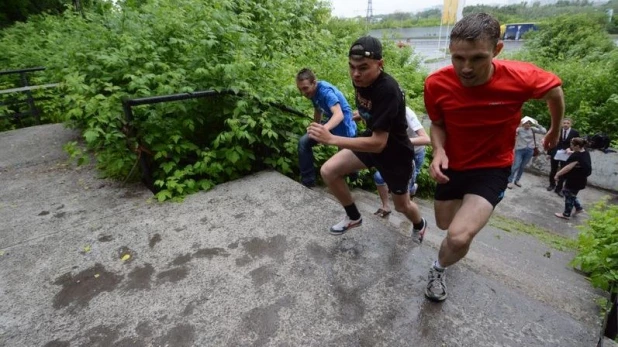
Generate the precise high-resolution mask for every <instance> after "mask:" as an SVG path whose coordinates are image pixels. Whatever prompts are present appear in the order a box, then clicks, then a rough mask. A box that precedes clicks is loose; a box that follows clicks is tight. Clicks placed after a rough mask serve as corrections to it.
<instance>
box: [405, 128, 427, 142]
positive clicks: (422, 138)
mask: <svg viewBox="0 0 618 347" xmlns="http://www.w3.org/2000/svg"><path fill="white" fill-rule="evenodd" d="M415 133H416V135H418V136H417V137H411V138H410V142H412V144H413V145H414V146H427V145H428V144H430V143H431V139H430V138H429V135H427V133H426V132H425V129H423V128H420V129H418V130H417V131H415Z"/></svg>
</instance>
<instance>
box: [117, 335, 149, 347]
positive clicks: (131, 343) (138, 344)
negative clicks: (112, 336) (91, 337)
mask: <svg viewBox="0 0 618 347" xmlns="http://www.w3.org/2000/svg"><path fill="white" fill-rule="evenodd" d="M114 347H146V342H144V341H140V340H139V338H138V337H133V336H132V337H125V338H124V339H122V340H119V341H116V342H115V343H114Z"/></svg>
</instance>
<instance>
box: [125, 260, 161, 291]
mask: <svg viewBox="0 0 618 347" xmlns="http://www.w3.org/2000/svg"><path fill="white" fill-rule="evenodd" d="M154 272H155V270H154V267H153V266H152V265H151V264H148V263H146V264H144V266H142V267H139V266H136V267H135V268H134V269H133V270H132V271H131V272H130V273H129V275H128V277H129V282H128V283H127V286H126V289H128V290H145V289H150V283H151V280H152V275H153V274H154Z"/></svg>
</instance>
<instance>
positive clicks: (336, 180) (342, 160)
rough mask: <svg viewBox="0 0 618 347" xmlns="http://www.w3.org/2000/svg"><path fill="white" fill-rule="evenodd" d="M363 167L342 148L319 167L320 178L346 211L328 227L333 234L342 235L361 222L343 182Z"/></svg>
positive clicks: (363, 167)
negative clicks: (339, 220) (344, 214)
mask: <svg viewBox="0 0 618 347" xmlns="http://www.w3.org/2000/svg"><path fill="white" fill-rule="evenodd" d="M365 168H366V167H365V164H363V162H362V161H360V159H358V157H357V156H356V155H355V154H354V153H353V152H352V151H350V150H348V149H343V150H341V151H339V152H337V153H336V154H335V155H333V156H332V157H331V158H330V159H328V160H327V161H326V163H324V165H322V168H321V169H320V173H321V175H322V179H323V180H324V182H325V183H326V185H327V186H328V188H329V189H330V191H331V193H332V194H333V195H334V196H335V197H336V198H337V200H339V202H340V203H341V205H342V206H343V208H344V209H345V212H346V216H345V218H344V219H343V220H342V221H341V222H339V223H337V224H335V225H333V226H332V227H331V228H330V233H331V234H333V235H342V234H343V233H345V232H346V230H348V229H350V228H353V227H357V226H359V225H361V223H362V222H363V219H362V218H361V215H360V212H359V211H358V208H357V207H356V205H355V204H354V200H353V199H352V194H350V189H349V188H348V185H347V183H346V182H345V176H346V175H347V174H349V173H351V172H356V171H358V170H361V169H365Z"/></svg>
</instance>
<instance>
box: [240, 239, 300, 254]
mask: <svg viewBox="0 0 618 347" xmlns="http://www.w3.org/2000/svg"><path fill="white" fill-rule="evenodd" d="M241 244H242V246H243V247H244V249H245V251H246V252H247V254H248V255H249V256H251V257H254V258H262V257H265V256H269V257H271V258H273V259H277V260H283V256H284V255H285V251H286V249H287V246H288V244H287V239H286V237H285V236H283V235H277V236H273V237H269V238H267V239H264V240H263V239H260V238H257V237H254V238H252V239H250V240H248V241H243V242H241Z"/></svg>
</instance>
